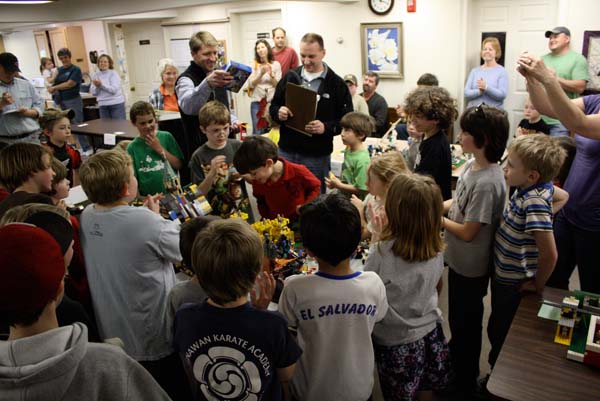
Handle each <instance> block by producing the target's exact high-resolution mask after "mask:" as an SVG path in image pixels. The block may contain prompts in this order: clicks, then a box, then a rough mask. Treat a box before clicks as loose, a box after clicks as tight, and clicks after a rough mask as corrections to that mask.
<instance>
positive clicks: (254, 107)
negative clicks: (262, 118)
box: [250, 102, 264, 135]
mask: <svg viewBox="0 0 600 401" xmlns="http://www.w3.org/2000/svg"><path fill="white" fill-rule="evenodd" d="M258 110H260V102H252V103H250V117H252V135H259V134H262V133H263V131H264V130H262V129H258V128H256V126H257V125H258V117H256V113H258Z"/></svg>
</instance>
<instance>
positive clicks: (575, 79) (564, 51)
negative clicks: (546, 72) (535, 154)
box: [542, 26, 590, 136]
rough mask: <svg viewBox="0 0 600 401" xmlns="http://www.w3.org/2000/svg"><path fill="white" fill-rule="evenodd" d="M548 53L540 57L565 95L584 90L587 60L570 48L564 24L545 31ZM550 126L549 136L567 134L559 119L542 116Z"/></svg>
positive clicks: (567, 32)
mask: <svg viewBox="0 0 600 401" xmlns="http://www.w3.org/2000/svg"><path fill="white" fill-rule="evenodd" d="M546 37H547V38H548V48H549V49H550V53H548V54H546V55H544V56H543V57H542V59H543V60H544V63H545V64H546V66H548V67H549V68H550V70H551V71H553V73H554V74H555V75H556V76H557V77H558V82H559V83H560V86H561V87H562V89H563V90H564V91H565V93H566V94H567V96H568V97H569V98H571V99H575V98H577V97H579V95H581V93H582V92H583V91H584V90H585V86H586V84H587V81H589V79H590V77H589V75H588V67H587V61H586V60H585V58H584V57H583V56H582V55H581V54H579V53H576V52H574V51H573V50H571V31H570V30H569V29H568V28H567V27H564V26H557V27H556V28H554V29H552V30H551V31H546ZM542 119H543V120H544V122H545V123H546V124H548V125H549V126H550V135H551V136H568V135H569V130H568V129H567V128H565V126H564V125H562V124H561V123H560V121H558V120H556V119H554V118H550V117H548V116H542Z"/></svg>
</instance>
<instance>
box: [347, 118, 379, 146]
mask: <svg viewBox="0 0 600 401" xmlns="http://www.w3.org/2000/svg"><path fill="white" fill-rule="evenodd" d="M340 126H341V127H342V128H345V129H351V130H352V131H353V132H354V133H355V134H356V136H358V137H360V140H361V141H363V142H364V141H365V139H367V137H368V136H370V135H371V133H372V132H373V131H375V123H374V122H373V118H372V117H370V116H367V115H365V114H363V113H359V112H357V111H351V112H350V113H346V114H345V115H344V117H342V119H341V120H340Z"/></svg>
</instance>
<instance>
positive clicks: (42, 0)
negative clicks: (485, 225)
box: [0, 0, 58, 4]
mask: <svg viewBox="0 0 600 401" xmlns="http://www.w3.org/2000/svg"><path fill="white" fill-rule="evenodd" d="M56 1H58V0H0V4H46V3H54V2H56Z"/></svg>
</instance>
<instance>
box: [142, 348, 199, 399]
mask: <svg viewBox="0 0 600 401" xmlns="http://www.w3.org/2000/svg"><path fill="white" fill-rule="evenodd" d="M140 365H142V366H143V367H144V368H145V369H146V370H147V371H148V372H149V373H150V374H151V375H152V377H154V380H156V381H157V382H158V384H160V386H161V387H162V388H163V390H165V392H166V393H167V394H168V395H169V397H171V399H172V400H173V401H188V400H192V392H191V390H190V385H189V383H188V380H187V377H186V375H185V371H184V370H183V365H182V364H181V360H180V359H179V356H178V355H177V354H176V353H173V354H171V355H169V356H167V357H165V358H163V359H159V360H157V361H140Z"/></svg>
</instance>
